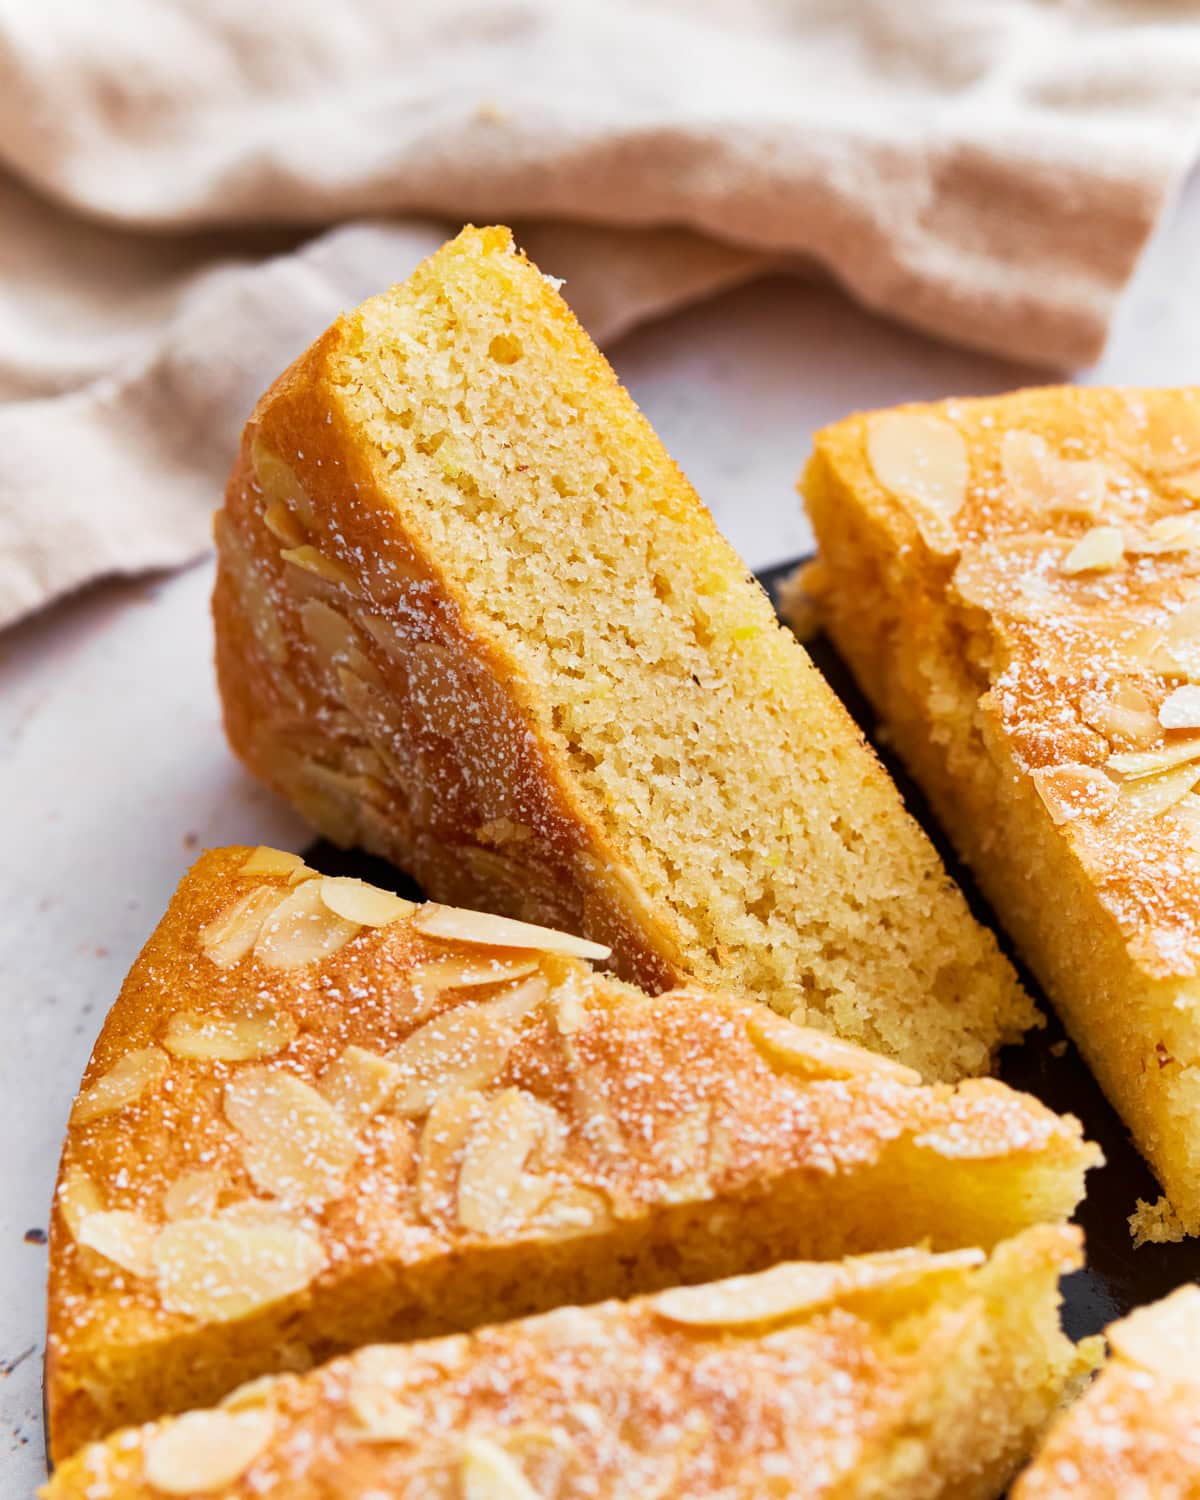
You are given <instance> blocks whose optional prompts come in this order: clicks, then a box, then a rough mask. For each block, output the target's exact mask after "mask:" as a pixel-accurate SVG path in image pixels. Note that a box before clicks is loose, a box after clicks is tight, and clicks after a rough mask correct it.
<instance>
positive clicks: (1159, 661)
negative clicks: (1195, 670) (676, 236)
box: [1125, 625, 1187, 677]
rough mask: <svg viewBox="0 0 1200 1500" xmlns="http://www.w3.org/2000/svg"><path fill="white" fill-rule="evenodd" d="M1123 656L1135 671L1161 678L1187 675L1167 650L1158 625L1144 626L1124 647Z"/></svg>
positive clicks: (1163, 634)
mask: <svg viewBox="0 0 1200 1500" xmlns="http://www.w3.org/2000/svg"><path fill="white" fill-rule="evenodd" d="M1125 654H1126V657H1127V659H1128V661H1129V663H1130V665H1131V666H1133V667H1134V668H1135V669H1145V670H1148V671H1151V672H1156V673H1158V674H1159V676H1162V677H1186V676H1187V673H1186V672H1185V671H1184V670H1183V668H1182V667H1181V666H1180V665H1179V663H1178V662H1177V661H1176V660H1175V658H1174V657H1173V656H1172V655H1171V653H1170V651H1168V649H1167V642H1166V635H1165V632H1164V631H1163V630H1162V628H1161V627H1160V626H1158V625H1146V626H1144V627H1143V628H1142V629H1141V630H1139V631H1138V632H1137V634H1136V635H1134V636H1133V638H1132V639H1131V640H1130V641H1129V643H1128V644H1127V646H1126V647H1125Z"/></svg>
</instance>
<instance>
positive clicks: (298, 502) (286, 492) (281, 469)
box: [250, 438, 316, 531]
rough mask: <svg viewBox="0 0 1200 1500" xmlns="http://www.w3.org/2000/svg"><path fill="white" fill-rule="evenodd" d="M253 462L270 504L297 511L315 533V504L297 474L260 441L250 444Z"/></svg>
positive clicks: (256, 476)
mask: <svg viewBox="0 0 1200 1500" xmlns="http://www.w3.org/2000/svg"><path fill="white" fill-rule="evenodd" d="M250 462H251V464H252V465H253V468H254V474H255V478H256V479H257V480H258V483H259V487H260V488H261V490H262V492H263V498H264V499H265V500H266V501H267V503H268V504H270V503H271V501H273V500H282V501H283V502H284V503H285V504H286V505H287V507H288V509H289V510H293V511H295V512H296V514H297V515H298V516H299V517H300V520H301V522H302V524H303V525H304V526H305V527H306V528H307V529H308V530H309V531H312V530H313V529H314V528H315V526H316V517H315V516H314V515H313V509H312V502H311V501H310V500H309V498H308V494H307V492H306V491H305V489H304V486H303V485H302V484H301V483H300V480H299V478H298V477H297V475H296V474H294V473H293V472H292V470H291V469H290V468H288V466H287V464H285V463H284V461H283V460H282V459H281V458H280V457H279V456H278V455H277V454H275V453H272V452H271V450H270V448H268V447H267V446H266V444H265V443H264V442H263V441H262V439H261V438H255V439H254V441H253V442H252V443H251V445H250Z"/></svg>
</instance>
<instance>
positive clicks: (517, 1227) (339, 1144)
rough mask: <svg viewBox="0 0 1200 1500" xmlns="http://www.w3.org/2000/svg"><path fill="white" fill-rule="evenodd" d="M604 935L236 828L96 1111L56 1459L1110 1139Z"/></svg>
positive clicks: (192, 897) (93, 1065)
mask: <svg viewBox="0 0 1200 1500" xmlns="http://www.w3.org/2000/svg"><path fill="white" fill-rule="evenodd" d="M514 932H515V936H514ZM514 943H515V944H516V946H514ZM555 949H557V950H558V951H553V950H555ZM596 951H597V950H595V949H594V945H590V944H587V943H584V942H581V940H579V939H575V938H571V937H569V936H564V935H563V934H556V933H553V932H548V931H545V930H533V929H523V928H519V927H516V928H515V927H514V924H512V923H511V922H507V921H505V920H504V919H499V918H494V917H491V918H489V917H481V916H480V915H479V914H477V913H470V912H460V911H456V910H454V909H450V908H443V907H435V906H432V905H430V906H424V907H414V906H413V905H412V904H411V903H408V902H404V901H401V900H400V899H399V898H397V897H395V896H391V895H389V894H388V893H385V892H380V891H377V890H376V889H375V888H373V887H370V886H365V885H363V884H362V883H361V882H357V881H353V880H346V879H332V880H330V879H325V878H322V877H320V876H318V875H317V874H316V872H314V871H311V870H309V869H308V868H306V867H305V866H304V864H303V862H302V861H301V860H299V859H298V858H297V857H296V856H294V855H286V854H282V853H280V852H279V851H272V850H260V851H251V850H248V849H227V850H218V851H214V852H212V853H209V854H206V855H205V856H204V857H203V858H202V859H201V860H200V861H199V862H198V863H197V865H196V866H195V868H194V869H193V871H192V872H191V874H190V875H189V876H188V877H187V878H186V879H185V880H184V882H183V883H182V885H181V886H180V889H179V892H178V893H177V895H176V897H175V899H174V900H173V902H172V904H171V906H170V908H169V910H168V912H167V914H166V916H165V917H164V919H163V921H162V922H161V924H160V925H159V927H158V929H157V930H156V932H155V933H154V935H153V936H152V937H151V939H150V941H149V942H148V943H147V945H146V948H145V950H144V951H143V953H142V955H141V957H140V958H139V960H138V962H137V963H136V964H135V966H134V968H133V970H132V971H131V973H130V975H129V978H128V980H127V982H126V985H125V987H124V989H123V991H122V994H121V996H120V998H119V1000H118V1001H117V1003H116V1005H115V1006H114V1007H113V1010H112V1012H111V1014H110V1016H109V1018H108V1020H107V1022H106V1024H105V1027H104V1029H103V1031H102V1033H101V1036H100V1039H99V1041H98V1042H97V1045H96V1049H95V1052H94V1054H93V1057H92V1060H91V1062H90V1064H89V1066H88V1069H87V1072H86V1074H85V1077H84V1082H83V1089H82V1092H81V1094H80V1097H79V1099H78V1100H77V1101H76V1105H75V1108H74V1110H73V1113H72V1119H71V1123H70V1126H69V1129H68V1134H67V1141H66V1145H65V1149H64V1153H63V1160H62V1166H61V1170H60V1178H59V1187H58V1192H57V1197H56V1205H55V1212H54V1215H53V1218H52V1223H51V1240H50V1263H51V1275H50V1306H49V1317H48V1322H49V1344H48V1362H47V1399H48V1409H49V1417H50V1437H51V1443H52V1447H53V1449H54V1451H55V1453H56V1455H58V1456H59V1457H61V1456H64V1455H65V1454H67V1453H69V1452H71V1451H72V1450H73V1449H74V1448H75V1447H76V1446H77V1445H78V1444H79V1443H80V1442H82V1441H84V1440H85V1439H87V1438H89V1437H93V1436H98V1435H100V1434H101V1433H103V1432H105V1431H107V1430H109V1429H110V1428H111V1427H113V1426H114V1425H116V1424H117V1423H119V1422H122V1421H136V1420H141V1419H144V1418H147V1417H151V1416H157V1415H159V1414H161V1413H162V1412H163V1411H167V1410H178V1409H181V1408H182V1407H183V1406H185V1405H193V1404H197V1403H202V1402H206V1401H212V1400H216V1399H218V1398H219V1396H220V1395H222V1394H224V1392H226V1391H228V1390H229V1389H230V1388H231V1387H232V1386H233V1385H235V1384H237V1383H238V1382H240V1381H242V1380H244V1379H246V1378H248V1377H250V1376H252V1375H255V1374H259V1373H262V1372H264V1371H271V1370H279V1369H286V1368H295V1367H300V1368H303V1367H305V1366H306V1365H308V1364H310V1363H311V1362H312V1361H313V1360H315V1359H320V1358H325V1357H328V1356H329V1355H330V1354H332V1353H336V1352H339V1351H341V1350H343V1349H346V1348H350V1347H354V1346H356V1345H358V1344H361V1343H364V1342H367V1341H373V1340H378V1339H381V1338H394V1339H398V1338H407V1337H416V1336H425V1335H429V1334H431V1333H436V1332H441V1331H443V1330H446V1329H454V1328H461V1327H469V1326H472V1325H474V1324H478V1323H480V1322H484V1321H490V1320H494V1319H496V1318H499V1317H504V1316H512V1315H519V1314H522V1313H525V1312H529V1311H536V1310H539V1309H542V1308H545V1307H548V1306H552V1305H554V1304H556V1303H559V1302H564V1301H588V1300H595V1299H598V1298H600V1297H603V1296H609V1295H612V1294H614V1293H628V1292H629V1291H633V1290H644V1289H647V1288H650V1287H654V1286H662V1285H667V1284H670V1283H671V1282H674V1281H678V1280H683V1281H695V1280H702V1279H704V1278H706V1277H711V1276H713V1275H721V1274H727V1273H730V1272H734V1271H740V1270H745V1269H751V1268H755V1267H758V1266H762V1265H766V1264H770V1263H771V1262H773V1261H775V1260H778V1259H780V1258H784V1257H790V1256H795V1255H798V1254H803V1255H806V1256H817V1257H821V1256H831V1255H840V1254H844V1253H846V1252H847V1251H853V1250H863V1249H876V1248H885V1247H890V1246H896V1245H903V1244H908V1243H913V1242H916V1241H919V1240H921V1239H925V1238H928V1239H929V1240H931V1241H932V1242H933V1243H934V1244H935V1245H936V1246H938V1247H943V1246H953V1245H962V1244H984V1245H987V1244H992V1243H994V1242H995V1241H996V1240H998V1239H999V1238H1001V1237H1003V1236H1004V1235H1007V1234H1011V1233H1013V1232H1015V1231H1016V1230H1018V1229H1020V1228H1022V1227H1024V1226H1025V1225H1027V1224H1030V1223H1034V1222H1037V1221H1038V1220H1040V1219H1056V1218H1063V1217H1065V1216H1066V1215H1067V1214H1069V1213H1070V1212H1071V1211H1072V1209H1073V1207H1074V1206H1075V1204H1076V1202H1077V1201H1078V1199H1079V1197H1080V1194H1081V1191H1082V1176H1083V1172H1084V1170H1085V1168H1086V1167H1087V1166H1089V1165H1091V1164H1092V1163H1094V1162H1095V1161H1096V1160H1098V1158H1099V1153H1098V1152H1096V1150H1095V1148H1093V1147H1091V1146H1089V1145H1087V1144H1085V1143H1084V1142H1082V1140H1081V1137H1080V1132H1079V1127H1078V1124H1077V1122H1075V1121H1073V1120H1069V1119H1063V1118H1060V1117H1058V1116H1056V1115H1054V1114H1052V1113H1051V1112H1050V1111H1049V1110H1047V1109H1045V1108H1044V1107H1043V1106H1042V1105H1040V1104H1038V1103H1037V1102H1036V1101H1035V1100H1033V1099H1030V1098H1028V1097H1026V1096H1023V1095H1020V1094H1016V1093H1014V1092H1013V1091H1011V1090H1009V1089H1007V1088H1005V1087H1004V1086H1003V1085H1001V1084H998V1083H995V1082H992V1081H991V1080H979V1081H972V1082H968V1083H966V1084H963V1085H960V1086H959V1087H958V1088H957V1089H951V1088H949V1087H947V1086H944V1085H943V1086H937V1087H924V1086H920V1085H919V1080H918V1079H917V1077H916V1075H915V1074H912V1073H910V1072H909V1071H908V1070H906V1069H903V1068H901V1067H899V1066H898V1065H897V1064H895V1063H891V1062H889V1061H887V1060H886V1059H883V1058H879V1057H876V1056H874V1055H872V1054H870V1053H867V1052H864V1051H862V1050H861V1049H859V1048H856V1047H852V1046H850V1045H848V1044H846V1043H843V1042H840V1041H838V1040H837V1039H836V1038H832V1037H829V1036H828V1035H825V1034H823V1033H818V1032H812V1031H809V1030H806V1029H804V1028H801V1027H798V1026H795V1025H794V1024H793V1023H791V1022H789V1021H786V1020H785V1019H783V1018H782V1017H779V1016H776V1015H775V1014H774V1013H773V1012H771V1011H770V1010H768V1009H766V1008H764V1007H761V1006H757V1005H755V1004H753V1003H752V1002H748V1001H742V1000H737V999H733V998H729V997H723V996H719V995H715V994H705V993H701V992H698V991H688V990H677V991H672V992H669V993H667V994H665V995H663V996H661V997H659V998H657V999H656V1000H654V1001H651V1000H649V999H648V998H647V997H646V996H645V995H643V994H641V993H639V992H638V991H636V990H633V989H632V988H630V987H629V986H626V985H624V984H622V983H621V982H619V981H616V980H613V979H611V978H608V977H607V976H604V975H602V974H595V973H593V972H592V971H591V970H590V968H589V967H588V965H587V964H586V963H585V962H583V961H582V959H581V958H580V957H578V956H575V954H577V953H589V952H592V953H594V952H596ZM599 951H602V950H599Z"/></svg>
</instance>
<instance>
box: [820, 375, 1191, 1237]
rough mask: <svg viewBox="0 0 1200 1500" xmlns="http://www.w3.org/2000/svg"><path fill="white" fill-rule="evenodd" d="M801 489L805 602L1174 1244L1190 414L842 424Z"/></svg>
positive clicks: (1166, 395)
mask: <svg viewBox="0 0 1200 1500" xmlns="http://www.w3.org/2000/svg"><path fill="white" fill-rule="evenodd" d="M803 488H804V492H805V496H806V500H807V503H808V505H809V509H810V512H811V514H812V516H813V521H814V526H815V529H816V531H817V535H818V540H819V543H820V547H821V560H820V561H819V562H818V563H817V564H815V565H814V566H813V568H812V569H811V570H810V572H809V574H808V577H807V580H806V582H807V585H808V592H809V595H810V597H812V598H814V599H815V600H816V602H817V605H818V608H819V609H820V612H821V614H822V616H823V618H824V619H825V621H826V623H827V625H828V627H829V629H830V632H831V634H832V636H833V638H834V640H835V642H836V643H837V645H838V648H839V650H840V651H841V652H842V653H843V655H845V656H846V657H847V659H848V660H849V661H850V663H851V665H852V666H853V668H854V670H855V672H856V674H857V676H858V677H859V679H860V681H861V682H862V683H863V686H864V687H865V689H866V690H867V692H868V694H869V695H870V697H871V698H872V700H873V702H874V703H875V706H876V707H877V709H878V710H879V711H880V713H881V716H882V717H883V719H884V720H885V722H886V724H887V726H888V728H889V730H890V732H891V733H892V735H893V736H894V738H895V742H896V743H897V745H898V747H899V749H900V751H901V753H902V754H903V756H904V757H905V760H906V762H907V763H908V764H909V766H910V767H911V769H912V770H913V772H914V774H915V775H916V777H917V779H918V780H919V781H920V782H921V784H922V786H923V788H924V790H925V791H926V793H927V794H928V795H929V797H930V799H931V801H932V802H933V804H934V807H935V810H936V812H937V813H938V816H939V818H940V819H941V820H942V821H943V822H944V823H945V824H946V825H947V826H948V828H949V830H950V832H951V834H952V836H953V838H954V840H955V843H956V844H957V846H958V848H959V850H960V852H961V853H962V854H963V856H964V857H965V858H966V859H967V860H968V861H969V862H970V863H971V865H972V867H973V870H974V872H975V874H976V877H977V878H978V880H979V882H980V884H981V885H982V887H983V890H984V892H985V894H986V895H987V896H988V898H989V899H990V901H991V902H992V905H993V906H994V908H995V909H996V911H997V913H998V915H999V916H1000V918H1001V920H1002V921H1003V922H1004V923H1005V925H1006V926H1007V927H1008V928H1009V930H1010V932H1011V933H1012V934H1013V936H1014V937H1015V938H1016V940H1017V942H1018V945H1019V946H1020V948H1021V950H1022V952H1023V955H1024V957H1025V958H1026V960H1027V961H1028V963H1029V964H1030V966H1031V967H1032V968H1033V969H1034V971H1035V972H1036V973H1037V974H1038V976H1039V978H1040V979H1041V981H1042V983H1043V984H1044V985H1045V987H1046V989H1047V991H1048V992H1049V994H1050V997H1051V999H1052V1000H1053V1001H1054V1003H1055V1005H1056V1007H1057V1008H1058V1009H1059V1011H1060V1012H1061V1014H1062V1015H1063V1018H1064V1021H1065V1022H1066V1025H1067V1028H1068V1030H1069V1031H1070V1032H1071V1034H1072V1036H1073V1039H1074V1040H1075V1042H1076V1044H1077V1045H1078V1046H1079V1048H1080V1050H1081V1052H1082V1053H1083V1055H1084V1057H1085V1058H1086V1059H1087V1061H1088V1063H1089V1065H1090V1066H1091V1067H1092V1069H1093V1070H1094V1071H1095V1073H1096V1074H1097V1076H1098V1078H1099V1080H1100V1082H1101V1084H1102V1085H1103V1087H1104V1089H1105V1091H1106V1092H1107V1093H1108V1095H1109V1097H1110V1099H1112V1101H1113V1103H1114V1104H1115V1105H1116V1106H1117V1108H1118V1109H1119V1110H1120V1111H1121V1113H1122V1114H1123V1116H1124V1117H1125V1119H1126V1121H1127V1123H1128V1124H1129V1125H1130V1127H1131V1128H1132V1130H1133V1132H1134V1134H1135V1137H1136V1138H1137V1140H1138V1143H1139V1145H1140V1147H1141V1149H1142V1150H1143V1152H1145V1154H1146V1155H1147V1156H1148V1158H1149V1159H1150V1161H1151V1163H1152V1164H1153V1165H1154V1167H1155V1169H1156V1171H1157V1172H1158V1174H1159V1176H1160V1179H1161V1180H1162V1181H1163V1184H1164V1186H1165V1187H1166V1188H1167V1190H1168V1193H1169V1195H1170V1197H1171V1200H1172V1202H1173V1203H1174V1206H1175V1209H1176V1210H1177V1212H1178V1215H1179V1219H1178V1220H1177V1221H1176V1220H1174V1219H1172V1222H1179V1223H1181V1224H1182V1225H1183V1226H1184V1227H1186V1228H1188V1229H1189V1230H1190V1231H1192V1232H1195V1231H1196V1230H1197V1229H1200V1190H1198V1189H1197V1186H1196V1184H1197V1183H1198V1182H1200V1073H1198V1071H1197V1064H1200V1028H1198V1027H1197V1014H1198V1010H1200V980H1198V972H1197V960H1198V958H1200V839H1198V837H1197V827H1198V824H1200V795H1198V794H1197V792H1196V791H1195V790H1193V788H1194V787H1196V786H1197V785H1200V713H1198V711H1197V710H1198V708H1200V687H1198V686H1196V683H1197V682H1200V658H1198V657H1196V656H1195V653H1196V650H1197V646H1196V642H1197V641H1200V618H1198V615H1200V510H1198V509H1197V502H1200V391H1197V390H1191V389H1189V390H1176V391H1171V390H1164V391H1139V390H1096V389H1090V388H1086V387H1069V388H1068V387H1064V388H1049V389H1043V390H1029V391H1019V392H1016V393H1014V394H1013V395H1009V396H1004V397H999V398H994V399H993V398H988V399H982V400H970V401H966V400H964V401H949V402H943V403H941V404H939V405H936V406H912V407H901V408H898V409H896V410H895V411H890V412H879V413H868V414H864V415H860V416H855V417H851V418H848V419H847V420H845V421H843V422H840V423H838V424H836V425H835V426H833V427H831V428H828V429H826V431H824V432H823V433H821V434H819V435H818V438H817V440H816V448H815V453H814V456H813V459H812V461H811V463H810V465H809V468H808V470H807V472H806V475H805V478H804V482H803ZM1131 1206H1132V1205H1131Z"/></svg>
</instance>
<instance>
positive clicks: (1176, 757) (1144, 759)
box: [1105, 735, 1200, 778]
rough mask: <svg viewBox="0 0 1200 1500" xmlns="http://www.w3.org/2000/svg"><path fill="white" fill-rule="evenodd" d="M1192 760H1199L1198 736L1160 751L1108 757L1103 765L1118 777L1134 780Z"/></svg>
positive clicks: (1199, 743) (1199, 736) (1199, 739)
mask: <svg viewBox="0 0 1200 1500" xmlns="http://www.w3.org/2000/svg"><path fill="white" fill-rule="evenodd" d="M1193 760H1200V735H1197V736H1194V737H1193V738H1192V739H1188V740H1179V741H1177V742H1176V743H1175V744H1174V745H1164V746H1163V747H1162V748H1161V749H1160V750H1144V751H1142V752H1140V753H1137V754H1133V753H1122V754H1120V755H1110V756H1109V757H1108V760H1107V761H1106V762H1105V765H1106V766H1107V767H1108V769H1109V770H1110V771H1115V772H1116V774H1117V775H1118V776H1127V777H1130V778H1136V777H1138V776H1157V775H1158V774H1159V773H1160V772H1161V771H1169V770H1170V769H1171V767H1172V766H1181V765H1185V764H1186V763H1187V762H1189V761H1193Z"/></svg>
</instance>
